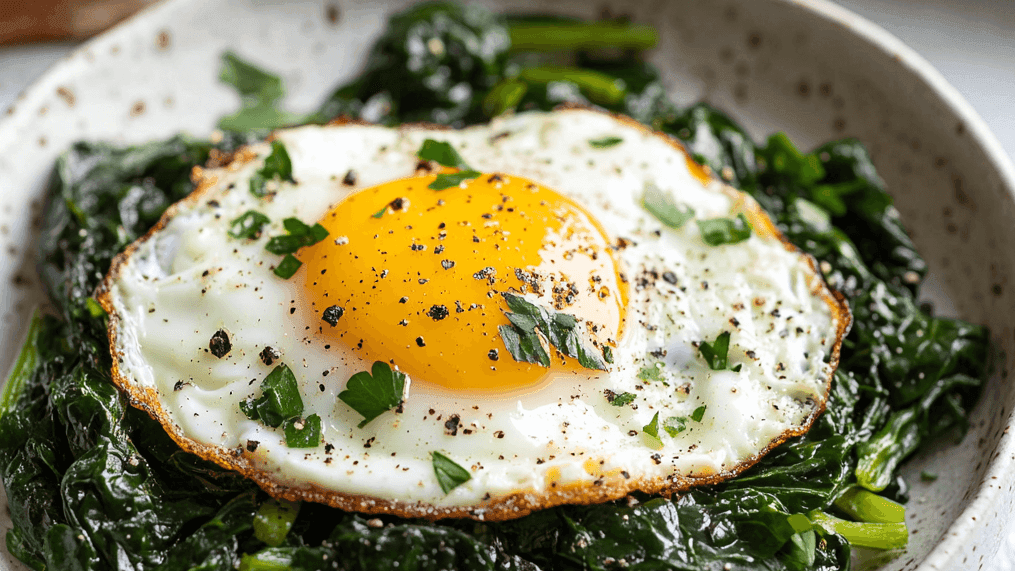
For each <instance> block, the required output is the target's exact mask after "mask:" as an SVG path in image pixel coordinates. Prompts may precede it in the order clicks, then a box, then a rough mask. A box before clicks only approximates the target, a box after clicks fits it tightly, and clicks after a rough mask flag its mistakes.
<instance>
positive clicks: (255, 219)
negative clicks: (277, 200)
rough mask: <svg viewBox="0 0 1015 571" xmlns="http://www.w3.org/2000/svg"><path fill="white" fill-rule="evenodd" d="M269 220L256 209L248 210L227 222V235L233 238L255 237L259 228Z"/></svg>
mask: <svg viewBox="0 0 1015 571" xmlns="http://www.w3.org/2000/svg"><path fill="white" fill-rule="evenodd" d="M269 222H271V220H270V219H269V218H268V217H267V216H265V215H264V214H261V213H260V212H258V211H256V210H248V211H246V212H244V213H243V214H241V215H240V216H239V218H237V219H236V220H233V221H232V222H230V223H229V235H230V236H232V237H233V238H250V239H253V238H257V237H258V236H260V235H261V228H264V225H265V224H268V223H269Z"/></svg>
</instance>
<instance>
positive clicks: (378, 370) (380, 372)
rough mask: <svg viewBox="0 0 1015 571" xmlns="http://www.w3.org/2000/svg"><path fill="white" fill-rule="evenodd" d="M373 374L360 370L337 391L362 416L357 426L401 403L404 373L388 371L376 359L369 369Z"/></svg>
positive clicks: (383, 363)
mask: <svg viewBox="0 0 1015 571" xmlns="http://www.w3.org/2000/svg"><path fill="white" fill-rule="evenodd" d="M371 372H372V373H373V375H371V374H370V373H368V372H366V371H360V372H359V373H356V374H355V375H353V376H352V377H349V382H348V383H346V385H345V390H344V391H342V392H340V393H338V399H339V400H340V401H342V402H344V403H345V404H347V405H349V407H350V408H352V409H353V410H355V411H356V412H358V413H360V414H361V415H363V421H362V422H360V423H359V428H363V427H364V426H366V425H367V423H369V422H370V421H371V420H373V419H375V418H377V417H378V416H380V415H381V414H383V413H385V412H387V411H389V410H391V409H393V408H397V407H399V406H401V404H402V395H403V394H404V391H405V373H403V372H401V371H397V370H392V369H391V367H389V366H388V364H387V363H385V362H384V361H376V362H374V364H373V367H372V368H371Z"/></svg>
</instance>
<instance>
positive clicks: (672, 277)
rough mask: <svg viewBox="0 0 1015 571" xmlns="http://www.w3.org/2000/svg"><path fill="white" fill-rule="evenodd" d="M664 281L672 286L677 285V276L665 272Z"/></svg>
mask: <svg viewBox="0 0 1015 571" xmlns="http://www.w3.org/2000/svg"><path fill="white" fill-rule="evenodd" d="M663 280H665V281H666V283H668V284H670V285H677V274H675V273H673V272H663Z"/></svg>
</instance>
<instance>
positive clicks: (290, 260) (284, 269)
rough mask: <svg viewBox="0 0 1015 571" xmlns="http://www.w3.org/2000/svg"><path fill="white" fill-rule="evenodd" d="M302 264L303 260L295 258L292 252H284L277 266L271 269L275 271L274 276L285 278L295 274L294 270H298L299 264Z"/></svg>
mask: <svg viewBox="0 0 1015 571" xmlns="http://www.w3.org/2000/svg"><path fill="white" fill-rule="evenodd" d="M302 265H303V262H301V261H299V260H297V259H296V256H293V255H292V254H286V255H285V257H284V258H282V261H281V262H279V263H278V265H277V266H275V269H274V270H273V271H274V272H275V275H276V276H278V277H280V278H282V279H284V280H287V279H289V278H291V277H293V276H294V275H296V271H297V270H299V269H300V266H302Z"/></svg>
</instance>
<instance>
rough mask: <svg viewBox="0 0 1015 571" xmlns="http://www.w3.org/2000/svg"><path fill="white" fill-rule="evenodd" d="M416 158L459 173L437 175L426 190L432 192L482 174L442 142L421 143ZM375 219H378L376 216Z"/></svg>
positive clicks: (426, 141)
mask: <svg viewBox="0 0 1015 571" xmlns="http://www.w3.org/2000/svg"><path fill="white" fill-rule="evenodd" d="M416 156H417V157H419V158H421V159H423V160H425V161H435V162H436V163H437V164H439V165H442V166H445V167H451V168H456V169H458V171H459V172H456V173H446V174H439V175H437V178H436V179H434V181H433V182H431V183H430V184H428V185H427V188H429V189H432V190H444V189H446V188H453V187H456V186H458V185H459V184H461V183H462V182H463V181H466V180H471V179H474V178H476V177H478V176H479V175H480V174H482V173H480V172H479V171H477V170H474V169H473V168H472V167H470V166H469V165H468V163H466V162H465V159H463V158H462V155H459V154H458V151H456V150H455V148H454V147H452V146H451V145H450V144H449V143H445V142H443V141H435V140H433V139H427V140H425V141H423V146H422V147H420V148H419V150H418V151H416ZM375 217H378V218H379V216H376V215H375Z"/></svg>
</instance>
